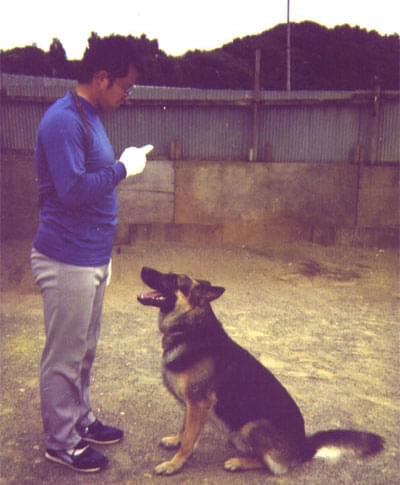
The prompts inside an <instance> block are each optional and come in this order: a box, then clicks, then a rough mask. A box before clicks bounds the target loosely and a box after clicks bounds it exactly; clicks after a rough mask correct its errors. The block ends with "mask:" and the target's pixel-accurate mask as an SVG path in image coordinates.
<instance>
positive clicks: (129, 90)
mask: <svg viewBox="0 0 400 485" xmlns="http://www.w3.org/2000/svg"><path fill="white" fill-rule="evenodd" d="M114 84H116V85H117V86H118V87H119V89H121V90H122V91H123V92H124V94H125V95H126V96H129V95H130V94H132V93H133V90H134V89H135V85H133V86H128V87H127V88H125V87H124V86H121V84H120V83H119V82H118V80H117V79H116V80H115V81H114Z"/></svg>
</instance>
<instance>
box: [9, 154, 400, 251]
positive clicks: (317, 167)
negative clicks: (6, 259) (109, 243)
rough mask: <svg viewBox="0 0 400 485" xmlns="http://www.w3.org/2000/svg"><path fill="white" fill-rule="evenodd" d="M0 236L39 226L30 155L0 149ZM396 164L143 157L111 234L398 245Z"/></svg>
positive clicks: (21, 234)
mask: <svg viewBox="0 0 400 485" xmlns="http://www.w3.org/2000/svg"><path fill="white" fill-rule="evenodd" d="M1 162H2V163H1V166H2V182H1V183H2V185H1V202H2V205H1V236H2V239H22V238H31V237H32V236H33V233H34V230H35V227H36V225H37V220H38V216H37V193H36V183H35V167H34V162H33V157H32V156H16V155H7V156H5V155H3V156H2V161H1ZM399 169H400V167H398V166H393V165H392V166H388V165H385V166H383V165H380V166H379V165H375V166H365V167H362V170H361V171H359V166H358V165H353V164H349V163H340V164H339V163H337V164H321V163H320V164H316V163H312V164H306V163H304V164H301V163H290V164H289V163H288V164H284V163H282V164H281V163H275V164H274V163H270V164H265V163H249V162H188V161H181V162H172V161H166V160H162V161H150V162H148V164H147V167H146V170H145V172H144V173H143V174H142V175H140V176H138V177H136V178H133V179H127V180H125V181H124V182H122V183H121V184H120V186H119V189H118V191H119V199H120V224H119V228H118V235H117V242H119V243H133V242H135V241H138V240H159V241H164V240H168V241H182V242H193V243H212V244H253V243H254V244H262V243H263V242H276V241H278V242H279V241H291V240H298V239H302V240H308V241H314V242H317V243H322V244H333V243H334V242H350V243H352V242H355V240H354V234H355V232H354V229H355V227H357V231H356V233H357V235H358V237H359V236H360V235H361V236H362V239H364V240H365V239H368V241H367V243H368V244H369V243H371V244H375V243H377V244H379V245H381V246H385V245H386V246H393V245H396V244H398V227H399V220H400V219H399V207H400V204H399V201H400V197H399Z"/></svg>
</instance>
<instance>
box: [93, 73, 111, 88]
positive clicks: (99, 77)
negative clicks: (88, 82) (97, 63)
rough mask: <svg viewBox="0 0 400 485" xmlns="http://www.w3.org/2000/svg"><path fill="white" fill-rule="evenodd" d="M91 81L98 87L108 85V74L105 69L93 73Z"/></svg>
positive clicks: (107, 86) (106, 86)
mask: <svg viewBox="0 0 400 485" xmlns="http://www.w3.org/2000/svg"><path fill="white" fill-rule="evenodd" d="M93 82H94V83H95V84H96V86H98V87H100V88H103V89H104V88H109V87H110V76H109V74H108V72H107V71H106V70H105V69H102V70H101V71H97V72H95V73H94V76H93Z"/></svg>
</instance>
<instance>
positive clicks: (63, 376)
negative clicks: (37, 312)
mask: <svg viewBox="0 0 400 485" xmlns="http://www.w3.org/2000/svg"><path fill="white" fill-rule="evenodd" d="M31 265H32V273H33V276H34V279H35V282H36V284H37V285H38V287H39V289H40V292H41V294H42V297H43V304H44V323H45V332H46V343H45V347H44V350H43V354H42V358H41V363H40V398H41V411H42V419H43V427H44V434H45V446H46V448H51V449H55V450H60V449H67V448H72V447H74V446H75V445H76V444H77V443H78V442H79V440H80V436H79V435H78V433H77V431H76V428H75V427H76V425H81V426H88V425H89V424H91V423H92V422H93V421H94V420H95V417H94V415H93V413H92V411H91V404H90V399H89V384H90V371H91V368H92V364H93V360H94V356H95V352H96V345H97V341H98V338H99V334H100V322H101V314H102V306H103V299H104V292H105V287H106V280H107V274H108V266H107V265H105V266H99V267H80V266H73V265H69V264H64V263H60V262H58V261H55V260H53V259H51V258H48V257H47V256H44V255H43V254H41V253H39V252H38V251H37V250H35V249H32V253H31Z"/></svg>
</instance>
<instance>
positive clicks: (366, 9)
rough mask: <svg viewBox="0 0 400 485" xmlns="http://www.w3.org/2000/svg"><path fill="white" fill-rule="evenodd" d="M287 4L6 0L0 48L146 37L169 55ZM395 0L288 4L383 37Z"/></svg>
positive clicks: (395, 19) (214, 40)
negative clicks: (110, 37) (92, 37)
mask: <svg viewBox="0 0 400 485" xmlns="http://www.w3.org/2000/svg"><path fill="white" fill-rule="evenodd" d="M287 5H288V0H66V1H57V0H35V1H32V0H4V1H3V4H2V8H1V16H0V49H4V50H7V49H11V48H14V47H25V46H27V45H33V44H34V45H37V47H39V48H41V49H43V50H44V51H48V49H49V46H50V44H51V42H52V39H53V38H57V39H59V40H60V41H61V43H62V45H63V47H64V49H65V51H66V54H67V58H68V59H69V60H74V59H81V58H82V55H83V52H84V50H85V48H86V46H87V39H88V38H89V37H90V34H91V32H96V33H97V34H98V35H100V36H101V37H103V36H106V35H110V34H121V35H133V36H135V37H137V36H140V35H142V34H145V35H146V36H147V38H149V39H157V40H158V45H159V48H160V49H162V50H163V51H164V52H165V53H166V54H168V55H173V56H179V55H182V54H184V53H185V52H187V51H188V50H194V49H199V50H212V49H216V48H218V47H221V46H222V45H224V44H226V43H229V42H231V41H232V40H233V39H235V38H241V37H245V36H247V35H255V34H259V33H261V32H264V31H266V30H269V29H271V28H273V27H275V26H276V25H278V24H280V23H286V20H287ZM399 18H400V2H399V0H290V20H291V21H292V22H301V21H304V20H311V21H314V22H317V23H319V24H321V25H324V26H326V27H334V26H336V25H343V24H349V25H351V26H357V25H358V26H359V27H361V28H364V29H367V30H375V31H377V32H379V33H380V34H382V35H385V34H393V33H396V32H397V33H398V32H399V25H400V21H399Z"/></svg>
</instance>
